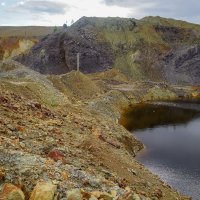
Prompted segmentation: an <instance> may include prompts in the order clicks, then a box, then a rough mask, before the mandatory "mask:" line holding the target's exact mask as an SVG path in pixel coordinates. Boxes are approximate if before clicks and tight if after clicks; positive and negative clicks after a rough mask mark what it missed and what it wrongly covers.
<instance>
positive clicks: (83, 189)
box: [0, 61, 199, 200]
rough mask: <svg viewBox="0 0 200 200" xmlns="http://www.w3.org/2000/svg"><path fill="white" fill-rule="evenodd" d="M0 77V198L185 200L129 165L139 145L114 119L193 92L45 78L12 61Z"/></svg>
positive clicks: (110, 77)
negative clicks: (129, 109) (134, 108)
mask: <svg viewBox="0 0 200 200" xmlns="http://www.w3.org/2000/svg"><path fill="white" fill-rule="evenodd" d="M0 69H1V70H0V77H1V78H0V112H1V116H0V144H1V145H0V188H2V193H0V198H2V199H9V198H11V197H12V196H13V195H14V197H13V199H16V195H18V197H17V198H18V199H20V200H21V199H24V198H26V199H29V198H30V199H31V200H36V199H38V198H42V199H47V200H53V198H54V196H55V198H57V199H77V198H78V199H91V198H92V199H95V200H97V199H104V200H106V199H110V200H114V199H124V200H125V199H138V200H140V199H165V200H168V199H169V200H173V199H174V200H175V199H188V198H186V197H183V196H181V195H180V194H179V193H178V192H176V191H174V190H173V189H172V188H171V187H170V186H168V185H167V184H166V183H164V182H162V181H161V180H160V179H159V178H158V177H156V176H155V175H153V174H152V173H150V172H149V171H148V170H146V169H145V168H144V166H142V165H141V164H140V163H138V162H137V161H136V160H135V159H134V156H135V155H136V153H137V152H138V151H139V150H140V149H141V148H143V145H142V144H141V143H140V142H139V141H137V140H136V139H135V138H134V137H133V136H132V134H130V133H129V132H128V131H127V130H125V128H124V127H122V126H121V125H120V124H119V123H118V119H119V117H120V113H121V111H122V109H123V108H126V107H127V106H128V105H129V104H133V103H137V102H140V101H146V100H152V99H169V98H171V99H174V98H177V97H178V94H184V95H187V96H189V95H190V96H191V97H192V94H193V93H194V92H196V93H195V94H196V95H199V89H198V88H191V87H188V88H174V87H171V86H169V85H166V84H162V83H160V84H156V83H153V82H133V81H131V80H129V79H128V77H126V76H124V75H123V74H122V73H121V72H119V71H118V70H114V69H112V70H109V71H107V72H102V73H97V74H91V75H84V74H82V73H78V72H74V71H73V72H70V73H69V74H66V75H59V76H58V75H57V76H56V75H51V76H45V75H41V74H39V73H37V72H34V71H32V70H30V69H28V68H26V67H24V66H22V65H20V64H19V63H16V62H13V61H12V62H10V61H7V62H4V63H3V64H2V65H1V66H0ZM52 98H54V99H53V100H52ZM5 183H12V184H14V185H10V184H5ZM36 184H37V186H36V187H35V185H36ZM34 188H35V189H34ZM75 188H79V189H75ZM33 189H34V191H33ZM74 189H75V190H74ZM0 190H1V189H0ZM22 191H23V193H22ZM10 196H11V197H10ZM77 196H78V197H77Z"/></svg>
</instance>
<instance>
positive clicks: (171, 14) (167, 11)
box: [0, 0, 200, 26]
mask: <svg viewBox="0 0 200 200" xmlns="http://www.w3.org/2000/svg"><path fill="white" fill-rule="evenodd" d="M180 5H181V6H180ZM199 8H200V2H199V1H197V0H191V1H189V2H182V1H180V0H174V1H172V0H169V1H167V0H164V1H161V0H142V1H139V2H138V1H136V0H123V1H120V0H93V1H90V0H82V1H81V0H74V1H69V0H58V1H52V0H0V26H27V25H39V26H54V25H56V26H60V25H62V24H63V23H65V22H66V21H67V24H68V25H70V24H71V22H72V21H77V20H78V19H79V18H81V17H82V16H87V17H128V18H136V19H141V18H143V17H145V16H161V17H166V18H175V19H178V20H184V21H188V22H192V23H197V24H198V23H200V14H199Z"/></svg>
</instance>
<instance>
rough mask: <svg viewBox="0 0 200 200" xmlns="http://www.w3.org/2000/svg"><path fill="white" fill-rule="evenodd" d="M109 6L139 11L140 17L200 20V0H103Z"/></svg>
mask: <svg viewBox="0 0 200 200" xmlns="http://www.w3.org/2000/svg"><path fill="white" fill-rule="evenodd" d="M102 2H103V3H104V4H106V5H108V6H113V5H115V6H120V7H125V8H130V10H131V9H132V10H137V13H138V15H139V16H148V15H160V16H163V17H174V18H182V19H188V20H189V19H191V20H194V19H195V18H196V21H197V20H200V14H199V10H200V1H199V0H190V1H186V0H103V1H102Z"/></svg>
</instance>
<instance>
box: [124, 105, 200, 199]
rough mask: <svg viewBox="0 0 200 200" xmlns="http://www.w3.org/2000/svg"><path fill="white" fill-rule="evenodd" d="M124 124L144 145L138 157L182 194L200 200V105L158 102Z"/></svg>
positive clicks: (135, 111) (128, 114) (141, 107)
mask: <svg viewBox="0 0 200 200" xmlns="http://www.w3.org/2000/svg"><path fill="white" fill-rule="evenodd" d="M121 123H122V124H123V125H124V126H125V127H126V128H127V129H128V130H130V131H133V132H134V134H135V135H136V137H137V138H138V139H139V140H140V141H141V142H142V143H143V144H145V146H146V148H145V150H143V151H142V152H141V153H139V155H138V156H137V159H138V160H139V161H141V162H142V163H143V164H144V165H145V166H146V167H147V168H149V169H150V170H151V171H152V172H153V173H155V174H158V175H159V176H160V177H161V178H162V179H163V180H165V181H166V182H168V183H169V184H170V185H171V186H173V187H175V188H176V189H177V190H178V191H180V192H181V193H182V194H185V195H189V196H192V197H193V199H196V200H199V199H200V104H199V103H198V102H195V103H194V102H172V103H169V102H167V103H166V102H157V103H153V104H141V105H138V106H136V107H133V108H132V109H130V110H129V111H127V112H126V113H125V114H124V115H123V116H122V118H121Z"/></svg>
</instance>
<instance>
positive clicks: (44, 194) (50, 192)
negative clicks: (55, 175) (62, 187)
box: [29, 182, 57, 200]
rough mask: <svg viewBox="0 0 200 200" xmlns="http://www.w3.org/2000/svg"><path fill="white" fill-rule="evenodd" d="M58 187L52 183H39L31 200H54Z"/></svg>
mask: <svg viewBox="0 0 200 200" xmlns="http://www.w3.org/2000/svg"><path fill="white" fill-rule="evenodd" d="M56 191H57V186H56V185H54V184H52V183H51V182H39V183H37V185H36V186H35V188H34V190H33V192H32V193H31V197H30V199H29V200H54V196H55V193H56Z"/></svg>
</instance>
